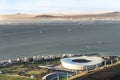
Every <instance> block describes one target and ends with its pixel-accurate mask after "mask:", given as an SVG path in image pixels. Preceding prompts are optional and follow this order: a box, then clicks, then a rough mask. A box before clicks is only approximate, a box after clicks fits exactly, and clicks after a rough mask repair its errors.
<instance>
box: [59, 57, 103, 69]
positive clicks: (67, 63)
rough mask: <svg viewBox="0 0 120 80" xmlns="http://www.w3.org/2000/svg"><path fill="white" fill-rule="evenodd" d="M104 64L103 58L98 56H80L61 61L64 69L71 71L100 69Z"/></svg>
mask: <svg viewBox="0 0 120 80" xmlns="http://www.w3.org/2000/svg"><path fill="white" fill-rule="evenodd" d="M102 62H103V59H102V58H101V57H97V56H80V57H70V58H63V59H61V64H62V66H63V67H64V68H67V69H71V70H86V69H94V68H96V67H99V66H100V65H101V64H102Z"/></svg>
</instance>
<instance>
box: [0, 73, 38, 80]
mask: <svg viewBox="0 0 120 80" xmlns="http://www.w3.org/2000/svg"><path fill="white" fill-rule="evenodd" d="M0 80H36V79H31V78H26V77H19V76H9V75H2V74H0Z"/></svg>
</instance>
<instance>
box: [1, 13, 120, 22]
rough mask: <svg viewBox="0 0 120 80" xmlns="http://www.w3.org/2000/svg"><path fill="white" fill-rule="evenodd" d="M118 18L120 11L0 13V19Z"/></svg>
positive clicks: (119, 18)
mask: <svg viewBox="0 0 120 80" xmlns="http://www.w3.org/2000/svg"><path fill="white" fill-rule="evenodd" d="M44 19H45V20H120V12H106V13H103V12H101V13H46V14H22V13H16V14H0V20H44Z"/></svg>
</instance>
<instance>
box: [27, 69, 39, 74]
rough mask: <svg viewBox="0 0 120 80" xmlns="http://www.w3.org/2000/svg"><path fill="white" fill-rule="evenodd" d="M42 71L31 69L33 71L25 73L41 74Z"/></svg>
mask: <svg viewBox="0 0 120 80" xmlns="http://www.w3.org/2000/svg"><path fill="white" fill-rule="evenodd" d="M40 73H41V72H40V71H39V70H31V71H27V72H25V74H27V75H32V74H35V75H39V74H40Z"/></svg>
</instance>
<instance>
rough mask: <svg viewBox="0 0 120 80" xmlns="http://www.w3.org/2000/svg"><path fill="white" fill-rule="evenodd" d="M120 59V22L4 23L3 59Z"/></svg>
mask: <svg viewBox="0 0 120 80" xmlns="http://www.w3.org/2000/svg"><path fill="white" fill-rule="evenodd" d="M84 53H87V54H91V53H100V54H102V55H114V56H120V22H119V21H51V22H49V21H48V22H45V21H43V22H42V21H38V22H34V21H33V22H30V23H29V22H28V23H17V22H16V23H10V22H9V23H4V24H3V23H2V24H0V60H5V59H13V58H17V57H25V56H34V55H35V56H37V55H40V56H42V55H54V54H84Z"/></svg>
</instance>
